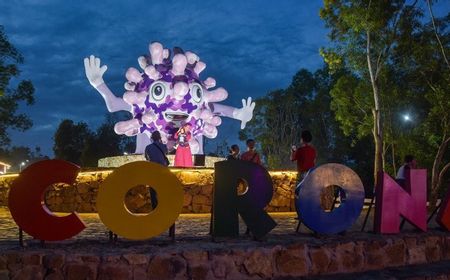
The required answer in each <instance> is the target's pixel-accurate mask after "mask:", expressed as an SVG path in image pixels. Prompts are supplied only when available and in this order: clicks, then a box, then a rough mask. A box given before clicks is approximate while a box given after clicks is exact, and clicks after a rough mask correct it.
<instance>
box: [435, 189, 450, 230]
mask: <svg viewBox="0 0 450 280" xmlns="http://www.w3.org/2000/svg"><path fill="white" fill-rule="evenodd" d="M436 222H438V224H439V225H440V226H441V227H442V228H443V229H446V230H447V231H450V187H449V188H448V191H447V195H446V196H445V200H444V201H443V202H442V204H441V209H439V212H438V214H437V217H436Z"/></svg>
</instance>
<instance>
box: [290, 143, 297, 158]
mask: <svg viewBox="0 0 450 280" xmlns="http://www.w3.org/2000/svg"><path fill="white" fill-rule="evenodd" d="M295 160H297V149H294V146H293V147H292V148H291V161H295Z"/></svg>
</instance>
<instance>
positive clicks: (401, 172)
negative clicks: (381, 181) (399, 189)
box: [395, 155, 417, 186]
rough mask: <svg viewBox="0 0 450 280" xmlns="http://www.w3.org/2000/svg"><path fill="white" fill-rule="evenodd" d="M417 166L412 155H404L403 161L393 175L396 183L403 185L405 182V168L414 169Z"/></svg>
mask: <svg viewBox="0 0 450 280" xmlns="http://www.w3.org/2000/svg"><path fill="white" fill-rule="evenodd" d="M415 168H417V161H416V159H415V158H414V156H413V155H406V156H405V162H404V164H403V165H402V166H400V168H399V169H398V172H397V176H396V177H395V180H396V181H397V183H399V184H400V185H402V186H403V185H404V184H405V180H406V177H405V172H407V170H409V169H415Z"/></svg>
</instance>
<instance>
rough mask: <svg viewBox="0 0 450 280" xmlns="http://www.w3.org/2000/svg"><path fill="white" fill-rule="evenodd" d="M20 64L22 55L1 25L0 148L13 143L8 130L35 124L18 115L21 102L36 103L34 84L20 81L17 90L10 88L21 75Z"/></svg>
mask: <svg viewBox="0 0 450 280" xmlns="http://www.w3.org/2000/svg"><path fill="white" fill-rule="evenodd" d="M20 63H23V57H22V55H21V54H20V53H19V51H18V50H17V49H16V48H15V47H14V46H13V45H11V44H10V43H9V41H8V38H7V36H6V34H5V32H4V29H3V26H1V25H0V146H6V145H8V144H9V143H10V142H11V140H10V138H9V135H8V132H7V129H9V128H11V129H17V130H20V131H24V130H26V129H28V128H30V127H31V126H32V124H33V123H32V121H31V119H29V118H28V117H27V116H26V115H25V114H20V113H17V109H18V107H19V104H20V102H21V101H24V102H25V104H26V105H31V104H33V103H34V97H33V93H34V87H33V84H32V83H31V82H30V81H20V82H19V83H18V84H17V86H16V87H15V88H12V87H11V86H10V82H11V79H12V78H16V77H18V76H19V74H20V71H19V68H18V64H20Z"/></svg>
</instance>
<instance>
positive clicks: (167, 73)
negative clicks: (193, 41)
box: [84, 42, 255, 154]
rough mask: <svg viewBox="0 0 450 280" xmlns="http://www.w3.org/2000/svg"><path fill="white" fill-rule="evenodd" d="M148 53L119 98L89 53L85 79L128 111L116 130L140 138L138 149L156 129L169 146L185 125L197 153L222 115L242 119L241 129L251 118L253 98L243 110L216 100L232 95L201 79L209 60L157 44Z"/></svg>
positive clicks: (113, 108) (114, 107)
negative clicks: (190, 132)
mask: <svg viewBox="0 0 450 280" xmlns="http://www.w3.org/2000/svg"><path fill="white" fill-rule="evenodd" d="M149 51H150V55H146V56H141V57H139V58H138V63H139V66H140V67H141V68H142V71H139V70H138V69H136V68H129V69H128V70H127V72H126V74H125V76H126V78H127V82H125V85H124V87H125V90H126V92H125V93H124V94H123V98H119V97H117V96H115V95H114V94H113V93H112V92H111V90H110V89H109V88H108V87H107V86H106V84H105V82H104V80H103V74H104V73H105V72H106V70H107V66H106V65H103V66H101V64H100V59H99V58H97V57H94V56H93V55H91V56H90V57H89V58H85V59H84V66H85V71H86V77H87V78H88V80H89V82H90V83H91V85H92V86H93V87H94V88H95V89H96V90H97V91H98V92H99V93H100V94H101V95H102V97H103V99H104V100H105V103H106V106H107V108H108V111H109V112H117V111H129V112H130V113H131V114H132V118H131V119H130V120H127V121H121V122H118V123H116V125H115V126H114V131H115V132H116V133H117V134H123V135H127V136H136V137H137V139H136V151H135V153H137V154H141V153H143V152H144V150H145V147H146V146H147V145H148V144H149V143H150V135H151V133H152V132H153V131H155V130H158V131H159V132H160V133H161V136H162V139H163V142H164V143H167V145H168V147H169V148H171V147H172V146H173V143H174V139H173V135H174V133H175V132H176V131H177V129H178V128H179V127H180V126H181V125H183V124H186V123H190V124H191V126H192V135H193V136H194V137H192V139H191V141H190V142H189V145H190V147H191V150H192V153H193V154H202V153H203V136H206V137H208V138H215V137H216V136H217V133H218V131H217V127H218V126H219V125H220V124H221V122H222V121H221V118H220V117H222V116H224V117H230V118H234V119H237V120H240V121H241V129H243V128H244V127H245V125H246V123H247V122H248V121H250V120H251V119H252V117H253V109H254V108H255V103H254V102H252V99H251V97H249V98H248V99H247V100H246V99H243V100H242V105H243V106H242V108H234V107H230V106H226V105H222V104H218V103H216V102H220V101H223V100H225V99H226V98H227V97H228V93H227V91H226V90H225V89H223V88H217V89H213V88H214V87H215V86H216V81H215V80H214V79H213V78H207V79H206V80H204V81H202V80H200V73H201V72H202V71H203V70H204V69H205V68H206V64H205V63H204V62H202V61H200V58H199V57H198V56H197V55H196V54H195V53H193V52H189V51H187V52H184V51H183V50H182V49H180V48H174V50H173V56H172V57H171V52H170V50H168V49H164V48H163V46H162V45H161V44H160V43H158V42H155V43H152V44H150V45H149Z"/></svg>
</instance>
